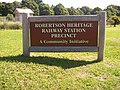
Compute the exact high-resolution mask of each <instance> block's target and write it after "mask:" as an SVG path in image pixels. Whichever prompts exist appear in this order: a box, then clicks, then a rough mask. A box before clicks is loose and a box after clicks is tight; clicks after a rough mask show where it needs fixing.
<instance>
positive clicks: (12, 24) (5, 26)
mask: <svg viewBox="0 0 120 90" xmlns="http://www.w3.org/2000/svg"><path fill="white" fill-rule="evenodd" d="M0 29H15V30H16V29H22V24H21V23H20V22H1V23H0Z"/></svg>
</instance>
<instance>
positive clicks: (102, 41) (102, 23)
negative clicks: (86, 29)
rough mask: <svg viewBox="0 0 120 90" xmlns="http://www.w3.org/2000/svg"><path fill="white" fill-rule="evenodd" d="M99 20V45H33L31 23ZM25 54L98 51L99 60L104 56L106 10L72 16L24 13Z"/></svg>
mask: <svg viewBox="0 0 120 90" xmlns="http://www.w3.org/2000/svg"><path fill="white" fill-rule="evenodd" d="M88 21H91V22H94V21H97V22H98V28H99V29H98V33H97V34H98V35H97V37H98V38H97V45H93V46H92V45H83V46H82V45H80V46H79V45H78V46H77V45H76V46H74V45H73V46H69V45H68V46H64V45H63V46H55V45H53V46H44V45H43V46H39V45H32V46H31V34H30V23H35V22H36V23H39V22H88ZM22 24H23V55H24V56H30V52H98V61H101V60H103V58H104V47H105V27H106V12H105V11H102V12H100V13H99V14H98V15H79V16H77V15H75V16H74V15H72V16H29V17H28V16H27V14H25V13H24V14H23V21H22Z"/></svg>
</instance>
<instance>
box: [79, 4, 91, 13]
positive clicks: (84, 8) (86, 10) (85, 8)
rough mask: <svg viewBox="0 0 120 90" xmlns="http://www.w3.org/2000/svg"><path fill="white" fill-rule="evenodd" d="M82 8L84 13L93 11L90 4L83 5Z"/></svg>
mask: <svg viewBox="0 0 120 90" xmlns="http://www.w3.org/2000/svg"><path fill="white" fill-rule="evenodd" d="M80 9H81V10H82V11H83V13H84V15H90V14H91V12H92V9H91V8H89V7H88V6H83V7H82V8H80Z"/></svg>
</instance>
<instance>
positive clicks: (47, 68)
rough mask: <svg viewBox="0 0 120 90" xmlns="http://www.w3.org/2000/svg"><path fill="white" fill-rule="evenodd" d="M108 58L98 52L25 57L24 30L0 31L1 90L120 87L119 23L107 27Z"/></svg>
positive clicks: (107, 89)
mask: <svg viewBox="0 0 120 90" xmlns="http://www.w3.org/2000/svg"><path fill="white" fill-rule="evenodd" d="M106 34H107V35H106V49H105V59H104V61H103V62H96V61H95V60H96V59H97V53H80V52H75V53H31V57H23V56H22V32H21V30H0V90H120V26H117V27H115V28H114V27H107V32H106Z"/></svg>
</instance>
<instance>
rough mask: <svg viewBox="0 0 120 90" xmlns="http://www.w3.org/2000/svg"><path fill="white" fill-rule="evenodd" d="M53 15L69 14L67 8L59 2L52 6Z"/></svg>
mask: <svg viewBox="0 0 120 90" xmlns="http://www.w3.org/2000/svg"><path fill="white" fill-rule="evenodd" d="M53 10H54V14H55V15H69V12H68V10H67V9H66V8H65V7H64V6H63V5H62V4H61V3H60V4H58V5H56V6H55V7H54V9H53Z"/></svg>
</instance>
